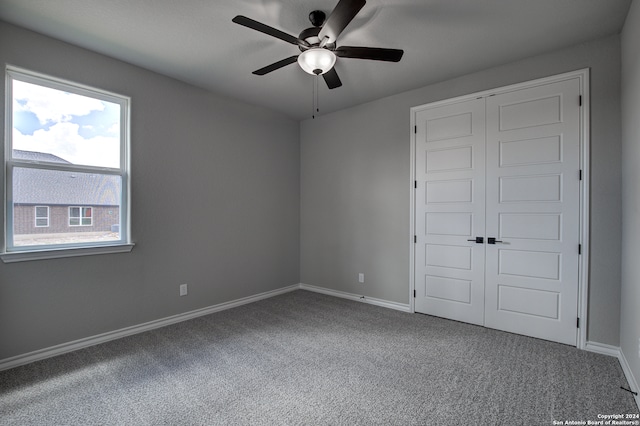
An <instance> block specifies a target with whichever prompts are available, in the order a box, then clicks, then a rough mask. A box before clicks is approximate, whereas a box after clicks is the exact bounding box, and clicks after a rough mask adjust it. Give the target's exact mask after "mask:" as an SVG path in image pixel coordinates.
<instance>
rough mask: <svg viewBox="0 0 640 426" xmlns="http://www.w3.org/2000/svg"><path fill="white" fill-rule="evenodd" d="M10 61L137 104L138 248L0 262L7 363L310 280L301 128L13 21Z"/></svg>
mask: <svg viewBox="0 0 640 426" xmlns="http://www.w3.org/2000/svg"><path fill="white" fill-rule="evenodd" d="M0 64H2V66H3V67H4V64H12V65H15V66H19V67H24V68H27V69H30V70H33V71H38V72H42V73H46V74H50V75H53V76H57V77H61V78H65V79H69V80H72V81H76V82H79V83H84V84H88V85H91V86H95V87H98V88H102V89H105V90H109V91H113V92H116V93H121V94H124V95H128V96H131V98H132V110H131V117H132V120H131V123H132V124H131V147H132V177H131V179H132V197H133V200H132V234H133V240H134V242H135V243H136V247H135V248H134V249H133V251H132V252H131V253H128V254H114V255H99V256H88V257H82V258H69V259H53V260H46V261H31V262H22V263H14V264H3V263H0V359H5V358H8V357H12V356H15V355H19V354H24V353H27V352H30V351H33V350H36V349H40V348H46V347H50V346H52V345H56V344H60V343H64V342H69V341H73V340H76V339H80V338H84V337H88V336H93V335H96V334H99V333H103V332H107V331H112V330H116V329H120V328H123V327H127V326H131V325H136V324H140V323H144V322H147V321H151V320H155V319H159V318H164V317H167V316H170V315H174V314H178V313H182V312H187V311H190V310H194V309H197V308H202V307H206V306H211V305H215V304H218V303H221V302H225V301H229V300H234V299H238V298H241V297H245V296H250V295H255V294H258V293H261V292H265V291H269V290H274V289H278V288H282V287H285V286H289V285H293V284H297V283H298V282H299V207H300V198H299V193H300V188H299V181H300V163H299V161H300V150H299V125H298V123H297V122H295V121H293V120H290V119H288V118H286V117H284V116H282V115H280V114H277V113H274V112H271V111H268V110H265V109H262V108H258V107H254V106H251V105H247V104H243V103H240V102H237V101H233V100H229V99H224V98H221V97H218V96H215V95H212V94H210V93H207V92H204V91H203V90H201V89H198V88H195V87H192V86H189V85H187V84H183V83H181V82H178V81H176V80H172V79H170V78H167V77H164V76H161V75H158V74H154V73H152V72H149V71H145V70H143V69H140V68H137V67H134V66H131V65H128V64H125V63H123V62H119V61H117V60H114V59H111V58H108V57H105V56H102V55H98V54H96V53H93V52H90V51H87V50H83V49H80V48H78V47H75V46H72V45H69V44H65V43H62V42H59V41H56V40H53V39H51V38H47V37H44V36H42V35H39V34H36V33H33V32H30V31H26V30H24V29H21V28H18V27H15V26H12V25H8V24H5V23H2V22H0ZM0 87H1V88H0V98H1V99H4V84H2V85H0ZM1 108H2V110H1V111H0V117H2V120H4V119H3V117H4V102H2V107H1ZM3 122H4V121H3ZM2 128H3V130H4V125H3V126H2ZM3 134H4V133H3ZM1 179H2V178H1V177H0V185H4V182H2V181H1ZM168 203H171V204H172V205H173V206H174V207H173V208H172V209H170V210H167V209H166V206H167V204H168ZM1 210H3V209H0V211H1ZM3 219H4V218H2V217H0V222H2V221H3ZM180 283H188V284H189V295H188V296H186V297H179V296H178V285H179V284H180Z"/></svg>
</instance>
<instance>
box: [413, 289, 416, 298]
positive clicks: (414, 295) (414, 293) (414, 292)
mask: <svg viewBox="0 0 640 426" xmlns="http://www.w3.org/2000/svg"><path fill="white" fill-rule="evenodd" d="M413 297H414V298H415V297H416V291H415V290H413Z"/></svg>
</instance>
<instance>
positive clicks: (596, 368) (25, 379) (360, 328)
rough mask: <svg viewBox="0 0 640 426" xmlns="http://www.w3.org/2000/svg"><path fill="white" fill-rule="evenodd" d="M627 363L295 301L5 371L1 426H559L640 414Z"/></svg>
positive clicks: (335, 303) (304, 296)
mask: <svg viewBox="0 0 640 426" xmlns="http://www.w3.org/2000/svg"><path fill="white" fill-rule="evenodd" d="M620 386H628V384H627V382H626V380H625V378H624V375H623V372H622V369H621V367H620V365H619V362H618V360H617V359H615V358H612V357H607V356H604V355H598V354H594V353H590V352H586V351H581V350H578V349H576V348H572V347H569V346H565V345H561V344H556V343H551V342H546V341H543V340H538V339H533V338H528V337H524V336H519V335H514V334H509V333H503V332H500V331H496V330H490V329H485V328H483V327H477V326H473V325H469V324H463V323H458V322H455V321H449V320H444V319H440V318H435V317H430V316H425V315H419V314H408V313H403V312H398V311H394V310H390V309H385V308H381V307H377V306H372V305H368V304H364V303H358V302H354V301H350V300H344V299H339V298H334V297H330V296H326V295H322V294H316V293H311V292H307V291H295V292H292V293H287V294H284V295H281V296H278V297H274V298H271V299H267V300H262V301H260V302H256V303H252V304H249V305H245V306H241V307H238V308H235V309H231V310H227V311H223V312H218V313H215V314H212V315H208V316H204V317H200V318H197V319H194V320H191V321H186V322H183V323H180V324H176V325H172V326H169V327H164V328H162V329H158V330H154V331H150V332H146V333H142V334H138V335H135V336H131V337H127V338H123V339H119V340H116V341H112V342H108V343H104V344H101V345H97V346H93V347H90V348H86V349H83V350H79V351H76V352H73V353H69V354H65V355H61V356H58V357H55V358H50V359H47V360H44V361H39V362H35V363H32V364H29V365H25V366H22V367H18V368H14V369H12V370H8V371H4V372H0V424H2V425H217V424H223V425H279V424H287V425H357V424H363V425H551V424H553V421H554V420H556V421H562V422H564V421H566V420H574V421H585V422H586V421H587V420H598V417H597V416H598V414H620V413H638V410H637V407H636V405H635V402H634V400H633V398H632V395H631V394H630V393H628V392H626V391H624V390H622V389H620Z"/></svg>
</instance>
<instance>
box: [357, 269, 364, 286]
mask: <svg viewBox="0 0 640 426" xmlns="http://www.w3.org/2000/svg"><path fill="white" fill-rule="evenodd" d="M358 282H359V283H363V282H364V274H363V273H362V272H361V273H359V274H358Z"/></svg>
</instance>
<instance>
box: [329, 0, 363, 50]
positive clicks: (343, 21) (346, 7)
mask: <svg viewBox="0 0 640 426" xmlns="http://www.w3.org/2000/svg"><path fill="white" fill-rule="evenodd" d="M366 3H367V2H366V0H340V1H339V2H338V4H337V5H336V7H335V8H334V9H333V12H331V15H329V17H328V18H327V20H326V21H325V23H324V25H323V26H322V29H321V30H320V33H319V34H318V38H319V39H320V40H322V41H323V42H324V39H325V37H326V38H327V40H326V42H327V43H335V42H336V39H337V38H338V36H339V35H340V33H341V32H342V30H344V29H345V28H346V26H347V25H349V22H351V21H352V20H353V18H355V16H356V15H357V14H358V12H360V9H362V8H363V7H364V5H365V4H366Z"/></svg>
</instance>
